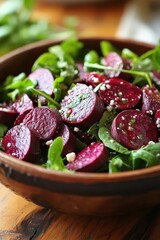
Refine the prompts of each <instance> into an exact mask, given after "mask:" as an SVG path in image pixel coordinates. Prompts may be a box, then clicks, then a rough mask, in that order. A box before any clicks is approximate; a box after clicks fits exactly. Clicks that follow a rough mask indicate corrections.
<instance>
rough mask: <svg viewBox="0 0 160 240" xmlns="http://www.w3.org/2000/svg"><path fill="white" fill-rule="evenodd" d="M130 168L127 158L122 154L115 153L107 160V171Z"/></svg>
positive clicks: (113, 171)
mask: <svg viewBox="0 0 160 240" xmlns="http://www.w3.org/2000/svg"><path fill="white" fill-rule="evenodd" d="M129 170H132V167H131V165H130V162H129V158H128V157H126V156H124V155H117V156H115V157H113V158H112V159H111V160H110V161H109V173H116V172H123V171H129Z"/></svg>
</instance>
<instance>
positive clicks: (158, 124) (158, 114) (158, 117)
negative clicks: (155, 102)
mask: <svg viewBox="0 0 160 240" xmlns="http://www.w3.org/2000/svg"><path fill="white" fill-rule="evenodd" d="M154 122H155V124H156V127H157V129H158V130H159V131H160V109H159V110H157V112H156V114H155V116H154Z"/></svg>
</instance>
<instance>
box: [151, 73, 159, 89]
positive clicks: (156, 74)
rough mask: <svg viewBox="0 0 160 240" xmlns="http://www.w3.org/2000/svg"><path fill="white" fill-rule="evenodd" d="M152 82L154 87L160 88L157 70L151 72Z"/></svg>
mask: <svg viewBox="0 0 160 240" xmlns="http://www.w3.org/2000/svg"><path fill="white" fill-rule="evenodd" d="M152 80H153V82H154V83H155V85H157V86H159V87H160V72H158V71H157V70H154V71H153V72H152Z"/></svg>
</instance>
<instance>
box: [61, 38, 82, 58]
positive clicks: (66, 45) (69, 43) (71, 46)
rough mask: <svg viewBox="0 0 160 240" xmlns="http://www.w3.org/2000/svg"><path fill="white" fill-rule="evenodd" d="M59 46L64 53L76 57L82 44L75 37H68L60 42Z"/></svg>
mask: <svg viewBox="0 0 160 240" xmlns="http://www.w3.org/2000/svg"><path fill="white" fill-rule="evenodd" d="M61 47H62V49H63V51H64V52H65V53H67V54H69V55H70V56H71V57H73V58H74V59H76V58H77V57H78V54H79V53H80V51H81V49H82V48H83V47H84V44H83V43H82V42H80V41H78V40H77V39H76V38H69V39H68V40H65V41H63V42H62V43H61Z"/></svg>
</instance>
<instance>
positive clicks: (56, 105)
mask: <svg viewBox="0 0 160 240" xmlns="http://www.w3.org/2000/svg"><path fill="white" fill-rule="evenodd" d="M26 90H27V91H28V92H31V93H33V94H34V95H35V96H42V97H44V98H45V99H46V100H47V101H48V103H49V106H50V107H54V108H57V109H59V108H60V104H59V103H58V102H56V101H55V100H54V99H53V98H51V96H50V95H49V94H47V93H46V92H44V91H42V90H39V89H36V88H32V87H28V88H27V89H26Z"/></svg>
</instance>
